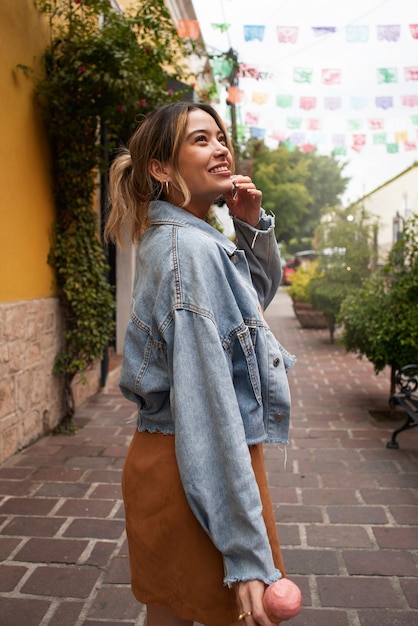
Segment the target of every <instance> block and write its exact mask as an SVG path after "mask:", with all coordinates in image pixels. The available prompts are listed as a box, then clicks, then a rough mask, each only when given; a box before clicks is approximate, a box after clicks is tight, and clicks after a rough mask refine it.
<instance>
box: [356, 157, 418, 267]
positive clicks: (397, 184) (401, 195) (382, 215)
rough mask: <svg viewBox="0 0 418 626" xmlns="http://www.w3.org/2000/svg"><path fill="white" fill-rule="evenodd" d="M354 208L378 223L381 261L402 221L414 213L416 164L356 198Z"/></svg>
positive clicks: (416, 203)
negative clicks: (358, 208) (359, 209)
mask: <svg viewBox="0 0 418 626" xmlns="http://www.w3.org/2000/svg"><path fill="white" fill-rule="evenodd" d="M356 205H361V206H362V207H363V208H364V209H365V211H366V212H367V213H369V214H371V215H372V216H375V217H376V218H377V220H378V227H379V230H378V237H377V244H378V253H379V259H380V260H381V261H383V260H384V259H385V258H386V256H387V253H388V252H389V250H390V248H391V247H392V245H393V244H394V243H395V242H396V241H397V240H398V238H399V235H400V233H401V232H402V229H403V224H404V222H405V220H406V219H407V218H408V217H409V216H411V215H412V214H414V213H415V214H418V162H415V163H414V164H413V165H411V167H409V168H408V169H406V170H404V171H403V172H401V173H400V174H398V176H395V178H392V179H390V180H388V181H387V182H386V183H384V184H383V185H380V187H377V188H376V189H374V191H371V192H370V193H368V194H367V195H365V196H363V197H362V198H360V199H359V200H358V201H357V202H356Z"/></svg>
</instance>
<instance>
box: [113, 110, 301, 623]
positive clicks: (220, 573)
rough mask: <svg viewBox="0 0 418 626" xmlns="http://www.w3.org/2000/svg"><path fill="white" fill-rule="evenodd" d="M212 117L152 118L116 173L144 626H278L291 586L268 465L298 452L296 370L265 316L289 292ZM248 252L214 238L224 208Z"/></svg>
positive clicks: (257, 208)
mask: <svg viewBox="0 0 418 626" xmlns="http://www.w3.org/2000/svg"><path fill="white" fill-rule="evenodd" d="M233 163H234V159H233V154H232V148H231V143H230V140H229V138H228V136H227V134H226V131H225V127H224V124H223V122H222V121H221V120H220V118H219V117H218V115H217V113H216V112H215V110H214V109H213V108H212V107H210V106H208V105H204V104H192V103H185V102H183V103H176V104H171V105H167V106H165V107H163V108H162V109H159V110H157V111H155V112H153V113H151V114H150V115H149V116H148V117H147V118H145V120H144V121H143V122H142V124H141V126H140V127H139V128H138V129H137V131H135V133H134V135H133V136H132V138H131V140H130V142H129V145H128V148H125V149H124V150H123V151H122V153H121V154H120V155H119V157H117V158H116V160H115V161H114V163H113V165H112V168H111V172H110V189H111V203H112V208H111V213H110V217H109V221H108V224H107V227H106V234H107V236H109V237H112V238H114V239H116V240H118V239H119V238H120V233H121V229H122V227H123V224H124V223H125V222H127V221H130V222H131V235H132V239H133V240H134V241H136V242H139V246H138V255H137V272H136V281H135V285H134V293H133V305H132V313H131V319H130V322H129V324H128V328H127V332H126V338H125V346H124V357H123V363H122V371H121V381H120V384H121V389H122V392H123V394H124V395H125V396H126V397H127V398H128V399H130V400H132V401H133V402H135V403H136V404H137V407H138V421H137V429H136V431H135V432H134V434H133V439H132V443H131V446H130V448H129V451H128V454H127V457H126V461H125V465H124V471H123V494H124V503H125V513H126V530H127V537H128V544H129V557H130V566H131V581H132V582H131V584H132V591H133V593H134V595H135V597H136V598H137V599H138V600H139V601H140V602H142V603H144V604H146V605H147V626H192V624H193V622H194V621H195V622H199V623H201V624H205V625H207V626H216V625H219V624H222V625H223V626H226V625H232V624H237V623H238V620H243V619H245V624H246V626H255V625H256V624H258V625H260V626H272V624H273V622H272V621H271V620H270V619H269V617H268V615H267V614H266V612H265V610H264V605H263V594H264V590H265V588H266V587H267V586H268V585H269V584H270V583H273V582H275V581H276V580H278V579H280V578H281V577H283V576H284V575H285V571H284V565H283V560H282V556H281V551H280V545H279V540H278V536H277V530H276V524H275V520H274V514H273V509H272V505H271V500H270V495H269V491H268V487H267V479H266V473H265V468H264V461H263V450H262V443H263V442H264V441H268V442H277V443H279V442H280V443H283V444H284V443H287V441H288V430H289V411H290V396H289V387H288V382H287V370H288V369H289V368H290V367H291V365H292V364H293V360H294V359H293V357H292V356H291V355H289V354H288V353H287V351H286V350H285V349H284V348H283V347H282V346H281V345H280V344H279V343H278V341H277V340H276V339H275V337H274V336H273V334H272V332H271V330H270V328H269V327H268V325H267V324H266V322H265V320H264V317H263V315H262V309H265V308H266V307H267V306H268V305H269V303H270V302H271V300H272V298H273V296H274V294H275V292H276V290H277V287H278V285H279V282H280V273H281V267H280V257H279V252H278V246H277V243H276V240H275V237H274V223H273V220H272V218H271V217H269V216H267V215H266V214H265V212H264V210H263V209H262V208H261V198H262V194H261V191H260V190H258V189H257V188H256V187H255V185H254V183H253V182H252V180H251V178H249V177H248V176H242V175H236V174H234V173H233ZM219 196H223V197H224V198H225V201H226V204H227V206H228V208H229V210H230V212H231V214H232V215H233V216H234V225H235V231H236V241H237V243H236V244H235V243H233V242H232V241H231V240H230V239H227V238H226V237H224V236H223V235H222V234H221V233H220V232H219V231H217V230H216V229H215V228H213V227H212V226H211V225H210V224H208V223H207V222H206V219H205V218H206V216H207V213H208V211H209V209H210V207H211V205H212V203H213V202H214V201H215V200H216V199H217V198H218V197H219Z"/></svg>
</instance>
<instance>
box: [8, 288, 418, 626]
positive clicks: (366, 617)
mask: <svg viewBox="0 0 418 626" xmlns="http://www.w3.org/2000/svg"><path fill="white" fill-rule="evenodd" d="M266 317H267V319H268V321H269V323H270V324H271V326H272V328H273V330H274V331H275V333H276V335H277V336H278V338H280V339H281V340H282V342H283V343H284V344H285V346H286V347H287V348H288V349H289V350H290V351H291V352H295V353H296V354H297V356H298V363H297V364H296V366H295V368H294V370H293V371H292V372H291V374H290V383H291V388H292V394H293V422H292V431H291V442H290V445H289V446H288V447H287V448H286V449H283V448H281V447H275V446H267V447H266V460H267V470H268V474H269V482H270V486H271V491H272V498H273V502H274V506H275V511H276V515H277V522H278V528H279V533H280V538H281V542H282V546H283V550H284V555H285V561H286V564H287V570H288V575H289V577H290V578H292V579H293V580H294V581H295V582H297V583H298V584H299V585H300V587H301V589H302V592H303V598H304V601H303V609H302V611H301V613H300V614H299V616H298V617H296V618H295V619H293V620H292V621H291V622H290V623H292V624H294V626H302V625H304V626H308V625H309V626H347V625H348V626H413V625H414V626H416V625H417V624H418V555H417V547H418V429H417V430H415V431H414V430H413V431H410V432H408V433H404V434H402V435H401V436H400V438H399V443H400V449H399V450H388V449H386V442H387V441H388V439H389V436H390V433H391V431H392V430H393V429H394V427H396V422H389V421H387V415H385V413H386V412H387V408H388V405H387V399H388V395H389V374H388V372H384V373H383V374H380V375H379V376H378V377H376V376H375V375H374V372H373V368H372V366H371V365H370V363H369V362H368V361H366V360H363V361H360V360H358V359H356V358H355V356H354V355H352V354H346V353H345V350H344V349H343V348H342V347H341V346H340V345H339V344H338V343H337V344H334V345H331V344H330V342H329V337H328V332H327V331H325V330H304V329H301V328H300V326H299V324H298V322H297V320H296V319H295V318H294V316H293V312H292V309H291V302H290V299H289V298H288V296H287V294H286V293H285V292H284V291H283V290H281V291H280V292H279V294H278V295H277V297H276V298H275V300H274V302H273V304H272V305H271V307H270V308H269V310H268V311H267V315H266ZM114 379H115V377H113V381H112V380H110V382H109V383H108V385H107V388H106V389H105V390H104V391H103V392H102V393H100V394H99V395H97V396H96V397H95V398H93V399H92V400H91V401H89V402H88V403H87V404H85V405H84V406H83V407H82V408H80V409H79V410H78V412H77V415H76V423H77V425H78V426H79V432H78V433H77V435H75V436H73V437H66V436H50V437H44V438H43V439H41V440H40V441H38V442H36V443H35V444H33V445H32V446H30V447H29V448H27V449H26V450H23V451H22V452H20V453H18V454H16V455H15V456H14V457H12V458H11V459H9V460H8V461H7V462H6V463H4V464H3V466H2V467H1V468H0V558H1V564H0V623H1V625H2V626H23V625H24V626H81V625H83V626H105V625H106V626H116V625H119V626H120V625H122V624H125V625H127V626H128V625H129V626H134V625H135V626H142V624H143V620H144V607H143V606H141V605H140V604H138V603H137V602H136V601H135V600H134V599H133V597H132V595H131V592H130V588H129V573H128V561H127V547H126V541H125V534H124V513H123V505H122V499H121V490H120V474H121V468H122V464H123V458H124V456H125V452H126V448H127V445H128V442H129V440H130V437H131V435H132V432H133V429H134V408H133V405H132V404H131V403H129V402H127V401H126V400H124V399H123V398H122V397H121V395H120V393H119V391H118V389H117V386H116V383H115V380H114ZM382 417H385V418H386V419H385V420H382Z"/></svg>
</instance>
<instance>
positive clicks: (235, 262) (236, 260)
mask: <svg viewBox="0 0 418 626" xmlns="http://www.w3.org/2000/svg"><path fill="white" fill-rule="evenodd" d="M231 261H232V263H234V265H236V264H237V263H238V256H237V255H236V254H233V255H232V256H231Z"/></svg>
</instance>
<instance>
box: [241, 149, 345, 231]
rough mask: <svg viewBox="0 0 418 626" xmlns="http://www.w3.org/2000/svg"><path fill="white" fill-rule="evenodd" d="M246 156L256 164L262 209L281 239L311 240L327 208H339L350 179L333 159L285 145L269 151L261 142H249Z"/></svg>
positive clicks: (255, 170)
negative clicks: (271, 218) (272, 219)
mask: <svg viewBox="0 0 418 626" xmlns="http://www.w3.org/2000/svg"><path fill="white" fill-rule="evenodd" d="M247 155H249V156H250V157H251V158H252V160H253V178H254V182H255V184H256V185H257V187H259V188H260V189H262V191H263V206H264V208H265V209H266V210H268V211H271V212H273V213H274V214H275V215H276V218H277V219H276V236H277V238H278V239H280V240H284V241H289V240H291V239H293V238H296V239H298V240H301V239H303V238H306V237H312V236H313V233H314V230H315V228H316V226H317V225H318V224H319V220H320V215H321V211H322V210H323V209H324V207H327V206H338V205H339V204H340V202H339V197H340V195H341V194H342V193H343V192H344V190H345V188H346V186H347V182H348V179H346V178H343V177H342V170H343V167H344V166H341V165H340V164H339V163H338V162H337V161H336V160H335V159H334V157H328V156H323V155H318V154H316V152H315V151H313V152H310V153H303V152H301V151H300V150H299V149H295V150H293V151H291V150H288V149H287V147H286V146H285V145H284V144H280V145H279V147H278V148H277V149H275V150H270V149H269V148H267V147H266V145H265V144H264V142H262V141H259V140H250V141H249V142H248V145H247Z"/></svg>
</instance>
